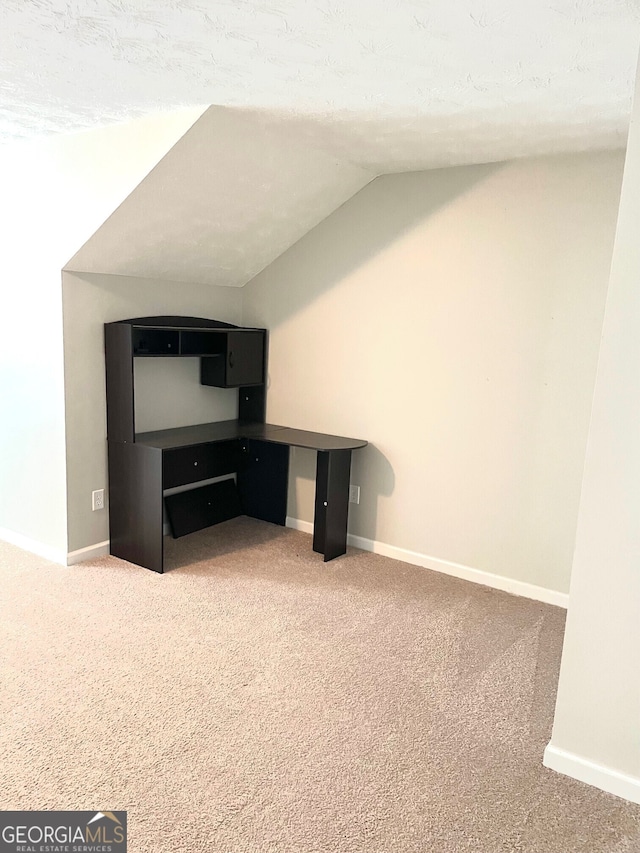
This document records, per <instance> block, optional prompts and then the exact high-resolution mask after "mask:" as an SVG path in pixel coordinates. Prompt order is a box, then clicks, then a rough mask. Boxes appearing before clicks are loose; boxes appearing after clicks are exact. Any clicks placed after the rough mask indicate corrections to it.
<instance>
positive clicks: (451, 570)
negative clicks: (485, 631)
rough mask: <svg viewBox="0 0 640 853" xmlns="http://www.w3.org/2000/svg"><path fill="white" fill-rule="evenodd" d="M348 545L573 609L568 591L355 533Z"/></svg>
mask: <svg viewBox="0 0 640 853" xmlns="http://www.w3.org/2000/svg"><path fill="white" fill-rule="evenodd" d="M286 525H287V527H291V528H292V529H293V530H301V531H302V532H303V533H313V524H311V522H309V521H303V520H302V519H300V518H291V517H290V516H287V521H286ZM347 544H348V545H352V546H353V547H354V548H361V549H362V550H363V551H371V552H372V553H373V554H381V555H382V556H383V557H391V558H392V559H394V560H400V561H401V562H403V563H411V564H412V565H414V566H421V567H422V568H425V569H431V570H432V571H434V572H442V574H445V575H450V576H451V577H454V578H461V579H462V580H465V581H471V582H472V583H479V584H482V585H483V586H490V587H492V588H493V589H499V590H501V591H502V592H509V593H511V594H512V595H520V596H522V597H524V598H532V599H533V600H534V601H542V602H544V603H545V604H553V605H554V606H555V607H564V608H565V609H566V608H567V607H568V606H569V595H568V593H566V592H558V591H557V590H555V589H547V588H546V587H544V586H536V585H535V584H532V583H526V582H525V581H519V580H515V579H513V578H507V577H504V576H503V575H494V574H492V573H491V572H485V571H483V570H482V569H472V568H471V567H470V566H463V565H461V564H460V563H451V562H449V561H448V560H441V559H439V558H438V557H430V556H428V555H427V554H421V553H419V552H418V551H408V550H407V549H406V548H398V547H397V546H396V545H387V544H386V543H385V542H378V541H377V540H375V539H365V538H364V537H362V536H353V535H352V534H351V533H349V535H348V536H347Z"/></svg>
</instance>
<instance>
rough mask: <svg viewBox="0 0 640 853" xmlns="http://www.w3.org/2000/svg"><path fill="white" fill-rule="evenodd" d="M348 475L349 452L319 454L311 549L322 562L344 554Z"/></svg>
mask: <svg viewBox="0 0 640 853" xmlns="http://www.w3.org/2000/svg"><path fill="white" fill-rule="evenodd" d="M350 475H351V451H350V450H328V451H322V452H321V453H318V462H317V466H316V507H315V517H314V525H313V550H314V551H317V552H319V553H320V554H323V555H324V561H325V563H326V562H327V561H328V560H333V559H334V558H335V557H340V556H341V555H342V554H345V553H346V551H347V522H348V518H349V480H350Z"/></svg>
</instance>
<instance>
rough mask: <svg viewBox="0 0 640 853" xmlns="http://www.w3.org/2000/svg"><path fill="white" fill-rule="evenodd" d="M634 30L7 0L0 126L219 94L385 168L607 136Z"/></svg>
mask: <svg viewBox="0 0 640 853" xmlns="http://www.w3.org/2000/svg"><path fill="white" fill-rule="evenodd" d="M639 34H640V11H639V8H638V4H637V2H636V0H536V2H531V0H483V2H478V0H455V2H452V0H366V2H364V0H273V2H264V0H167V2H164V3H158V2H157V0H29V2H25V0H3V2H2V3H1V4H0V78H1V80H2V82H1V84H0V136H2V137H3V138H4V139H11V138H14V139H15V138H23V137H25V136H32V135H34V134H35V135H38V134H42V133H48V132H56V131H70V130H78V129H84V128H89V127H96V126H100V125H104V124H108V123H112V122H122V121H127V120H129V119H131V118H133V117H138V116H140V115H142V114H146V113H149V112H155V111H157V110H172V109H175V108H177V107H184V106H191V105H196V104H218V105H221V106H233V107H242V108H247V109H260V110H270V111H273V110H276V111H282V112H285V113H288V114H290V115H298V116H302V117H309V116H315V117H316V118H317V119H318V120H319V121H321V122H322V123H324V124H330V125H332V127H331V132H332V133H333V136H334V138H335V143H336V145H338V147H340V146H342V147H344V148H346V149H348V150H349V152H350V153H352V152H353V150H354V149H355V147H356V146H357V145H361V146H362V148H363V150H362V152H361V154H362V159H361V161H360V162H362V163H363V164H366V165H370V166H375V169H376V170H377V171H380V172H385V171H399V170H401V169H406V168H411V169H415V168H430V167H432V166H434V165H445V164H453V163H471V162H480V161H487V160H498V159H501V158H503V157H505V156H523V155H529V154H544V153H548V152H549V151H555V150H569V149H571V148H574V149H584V148H600V147H614V146H619V145H622V144H624V141H625V134H626V131H627V127H628V118H629V107H630V101H631V93H632V84H633V78H634V68H635V62H636V55H637V48H638V40H639Z"/></svg>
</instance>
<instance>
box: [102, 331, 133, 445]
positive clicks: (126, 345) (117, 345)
mask: <svg viewBox="0 0 640 853" xmlns="http://www.w3.org/2000/svg"><path fill="white" fill-rule="evenodd" d="M104 343H105V367H106V383H107V436H108V438H109V440H110V441H133V440H134V433H135V424H134V389H133V350H132V343H131V326H129V325H126V324H120V323H106V324H105V327H104Z"/></svg>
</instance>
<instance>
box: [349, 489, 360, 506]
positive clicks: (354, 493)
mask: <svg viewBox="0 0 640 853" xmlns="http://www.w3.org/2000/svg"><path fill="white" fill-rule="evenodd" d="M349 503H350V504H359V503H360V486H349Z"/></svg>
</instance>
